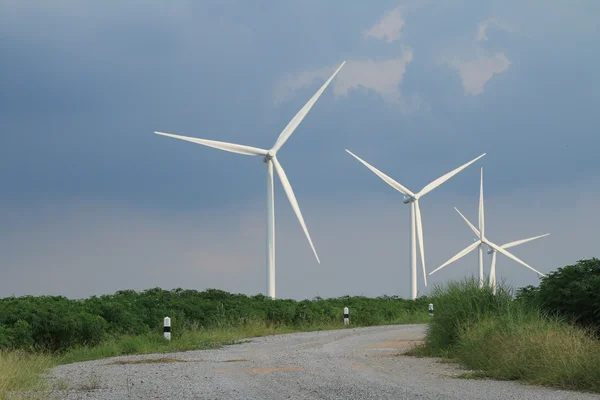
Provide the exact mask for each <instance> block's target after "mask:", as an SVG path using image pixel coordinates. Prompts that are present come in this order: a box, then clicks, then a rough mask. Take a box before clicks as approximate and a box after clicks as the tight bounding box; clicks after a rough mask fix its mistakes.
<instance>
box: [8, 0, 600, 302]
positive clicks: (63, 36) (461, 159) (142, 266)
mask: <svg viewBox="0 0 600 400" xmlns="http://www.w3.org/2000/svg"><path fill="white" fill-rule="evenodd" d="M355 3H356V4H350V3H348V2H347V1H341V0H331V1H328V2H323V1H316V0H303V1H299V0H287V1H281V2H271V1H258V2H247V1H243V0H227V1H225V0H218V1H217V0H214V1H213V0H204V1H197V2H192V1H180V2H171V3H169V4H168V5H166V4H167V3H165V2H158V1H141V0H126V1H123V0H121V1H104V2H94V3H93V4H92V3H89V2H80V1H77V0H56V1H53V2H47V1H43V0H0V132H1V133H0V183H1V186H0V188H1V189H0V272H1V273H2V278H1V279H0V297H4V296H10V295H13V294H14V295H23V294H62V295H66V296H69V297H86V296H89V295H92V294H101V293H112V292H114V291H116V290H120V289H144V288H150V287H156V286H160V287H163V288H167V289H168V288H175V287H184V288H192V289H198V290H203V289H206V288H218V289H223V290H228V291H233V292H241V293H247V294H256V293H264V292H265V223H266V210H265V207H266V199H265V197H266V177H265V172H266V171H265V164H264V163H263V162H262V160H261V159H260V158H258V157H246V156H242V155H238V154H232V153H226V152H222V151H218V150H215V149H211V148H206V147H203V146H199V145H195V144H192V143H189V142H183V141H178V140H175V139H171V138H166V137H161V136H157V135H155V134H153V131H155V130H158V131H163V132H171V133H176V134H180V135H185V136H194V137H200V138H207V139H214V140H221V141H230V142H234V143H241V144H246V145H251V146H257V147H263V148H269V147H271V146H272V145H273V144H274V142H275V140H276V138H277V136H278V135H279V133H280V132H281V130H282V129H283V128H284V127H285V125H286V124H287V123H288V121H289V120H290V119H291V118H292V117H293V116H294V115H295V113H296V112H297V111H298V110H299V109H300V108H301V107H302V106H303V105H304V103H305V102H306V101H307V100H308V99H309V98H310V97H311V96H312V94H313V93H314V92H316V90H317V89H318V88H319V86H320V85H322V84H323V82H324V81H325V79H327V77H328V76H329V75H331V73H332V72H333V71H334V70H335V68H336V67H337V66H338V65H339V64H340V63H341V62H342V61H344V60H346V61H347V63H346V65H345V67H344V68H343V69H342V70H341V72H340V73H339V75H338V76H337V78H336V79H335V80H334V81H333V82H332V84H331V86H330V87H329V88H328V89H327V91H326V92H325V93H324V95H323V96H322V97H321V98H320V100H319V101H318V102H317V104H316V105H315V106H314V107H313V109H312V111H311V112H310V113H309V114H308V116H307V117H306V119H305V120H304V121H303V122H302V124H301V125H300V126H299V128H298V129H297V130H296V131H295V133H294V134H293V135H292V137H291V138H290V140H289V141H288V142H287V143H286V144H285V146H284V147H283V148H282V150H281V151H280V152H279V153H278V158H279V160H280V162H281V163H282V165H283V166H284V167H285V169H286V172H287V175H288V177H289V179H290V181H291V183H292V185H293V187H294V190H295V193H296V196H297V198H298V201H299V203H300V207H301V209H302V211H303V214H304V218H305V220H306V224H307V226H308V229H309V231H310V233H311V236H312V238H313V241H314V243H315V247H316V249H317V251H318V253H319V256H320V258H321V264H320V265H319V264H317V263H316V261H315V259H314V256H313V254H312V251H311V250H310V247H309V245H308V243H307V241H306V239H305V238H304V236H303V233H302V230H301V228H300V226H299V225H298V223H297V221H296V220H295V216H294V214H293V212H292V210H291V208H290V206H289V203H288V201H287V199H286V198H285V193H284V192H283V190H281V186H280V184H279V183H278V182H276V192H275V208H276V232H277V244H276V257H277V276H276V282H277V296H278V297H286V298H298V299H300V298H312V297H314V296H317V295H319V296H322V297H332V296H340V295H345V294H363V295H367V296H377V295H383V294H388V295H392V294H399V295H401V296H408V295H409V271H408V265H407V263H408V223H409V218H408V216H409V214H408V212H409V208H408V207H407V206H406V205H404V204H402V196H401V195H400V194H399V193H397V192H395V191H394V190H393V189H392V188H390V187H388V186H387V185H386V184H385V183H383V182H382V181H380V180H379V179H378V178H377V177H376V176H374V175H373V174H372V173H371V172H370V171H368V170H367V169H366V168H365V167H363V166H362V165H360V164H359V163H358V162H357V161H356V160H354V159H353V158H352V157H350V156H349V155H348V154H347V153H346V152H345V151H344V149H345V148H348V149H350V150H352V151H353V152H354V153H356V154H357V155H359V156H360V157H363V158H364V159H365V160H367V161H369V162H370V163H372V164H373V165H375V166H376V167H378V168H379V169H381V170H382V171H384V172H386V173H387V174H388V175H390V176H391V177H393V178H394V179H396V180H398V181H399V182H400V183H402V184H403V185H405V186H407V187H408V188H409V189H411V190H413V191H418V190H420V189H421V188H422V187H423V186H425V185H426V184H427V183H429V182H430V181H432V180H433V179H435V178H437V177H438V176H440V175H442V174H444V173H446V172H448V171H449V170H451V169H453V168H455V167H457V166H458V165H460V164H463V163H465V162H467V161H469V160H471V159H473V158H475V157H476V156H478V155H479V154H481V153H484V152H486V153H487V155H486V156H485V157H484V158H482V159H481V160H480V161H478V162H477V163H476V164H474V165H472V166H471V167H469V168H468V169H466V170H465V171H463V172H461V173H460V174H459V175H457V176H456V177H454V178H452V179H451V180H450V181H448V182H447V183H445V184H444V185H443V186H441V187H439V188H438V189H436V190H435V191H433V192H431V193H430V194H428V195H427V196H426V197H424V198H423V200H422V202H421V209H422V212H423V224H424V232H425V251H426V262H427V269H428V270H429V271H431V270H433V269H434V268H436V267H437V266H439V265H441V264H442V263H443V262H444V261H446V260H447V259H448V258H450V257H451V256H453V255H454V254H455V253H457V252H458V251H460V250H461V249H462V248H464V247H466V246H467V245H469V244H470V243H472V240H473V236H472V234H471V231H470V230H469V228H468V227H467V226H466V224H464V222H463V221H462V220H461V219H460V217H459V216H458V215H457V214H456V212H455V211H454V210H453V207H454V206H457V207H458V208H459V209H461V211H462V212H463V213H464V214H466V216H467V217H468V218H470V219H471V220H472V221H473V222H476V215H477V202H478V198H477V197H478V190H479V188H478V182H479V168H480V167H483V168H484V172H485V194H486V223H487V224H486V236H488V237H489V239H490V240H492V241H495V242H496V243H498V244H503V243H505V242H509V241H512V240H516V239H520V238H524V237H528V236H534V235H538V234H542V233H546V232H550V233H551V235H550V236H549V237H546V238H543V239H541V240H539V241H537V242H532V243H528V244H526V245H523V246H522V247H519V248H515V249H514V254H516V255H517V256H519V257H521V258H523V259H524V260H525V261H527V262H528V263H529V264H530V265H532V266H533V267H534V268H537V269H539V270H541V271H542V272H549V271H552V270H554V269H556V268H558V267H561V266H564V265H567V264H570V263H574V262H576V261H577V260H579V259H584V258H589V257H593V256H598V253H597V251H598V239H597V238H598V237H599V235H600V213H598V209H599V206H600V200H599V199H600V197H599V196H600V163H598V161H597V157H598V155H597V154H598V149H599V147H600V137H599V136H598V105H599V104H600V68H598V65H599V63H600V29H599V27H600V23H599V20H600V3H598V2H597V1H596V0H573V1H571V2H568V4H567V2H564V1H558V0H544V1H541V0H535V1H533V0H532V1H529V2H520V1H515V0H508V1H481V0H456V1H435V2H434V1H428V0H425V1H402V2H399V1H388V0H382V1H370V2H355ZM486 262H487V263H488V265H489V259H487V258H486ZM486 268H487V267H486ZM476 270H477V256H476V253H472V254H471V255H469V256H467V257H465V258H463V259H462V260H461V261H459V262H457V263H456V264H453V265H451V266H449V267H447V268H446V269H444V270H442V271H440V272H438V273H436V274H434V275H433V276H431V277H429V283H430V287H431V285H432V284H440V283H443V282H445V281H446V280H449V279H458V278H461V277H463V276H468V275H470V274H473V273H476ZM498 276H499V278H503V279H505V280H506V281H507V282H509V283H510V284H512V285H514V286H516V287H519V286H523V285H528V284H535V283H536V282H537V281H538V280H537V277H536V274H535V273H533V272H531V271H529V270H527V269H525V268H523V267H521V266H519V265H518V264H516V263H515V262H513V261H511V260H509V259H507V258H505V257H503V256H499V258H498ZM427 290H428V288H424V287H423V284H422V277H421V276H419V292H420V294H424V293H426V292H427Z"/></svg>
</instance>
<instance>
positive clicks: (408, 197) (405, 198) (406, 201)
mask: <svg viewBox="0 0 600 400" xmlns="http://www.w3.org/2000/svg"><path fill="white" fill-rule="evenodd" d="M415 200H417V199H415V198H414V197H410V196H406V195H405V196H404V201H403V203H404V204H410V203H413V202H414V201H415Z"/></svg>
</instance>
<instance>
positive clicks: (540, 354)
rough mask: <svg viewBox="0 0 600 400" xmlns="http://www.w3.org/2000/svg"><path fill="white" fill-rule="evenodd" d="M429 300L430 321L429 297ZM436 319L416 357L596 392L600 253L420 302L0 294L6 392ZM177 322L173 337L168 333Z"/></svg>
mask: <svg viewBox="0 0 600 400" xmlns="http://www.w3.org/2000/svg"><path fill="white" fill-rule="evenodd" d="M430 302H431V303H433V304H434V306H435V315H434V316H433V318H430V317H429V316H428V314H427V305H428V304H429V303H430ZM343 307H349V308H350V321H351V326H368V325H382V324H391V323H419V322H425V321H430V324H429V327H428V332H427V336H426V339H425V341H424V343H423V345H422V346H420V347H417V348H415V349H414V350H413V353H414V354H415V355H434V356H446V357H449V358H451V359H454V360H457V361H458V362H460V363H461V364H462V365H464V366H465V367H466V368H468V369H470V370H472V371H474V372H473V373H471V374H470V376H475V377H479V376H481V377H492V378H499V379H517V380H521V381H524V382H529V383H535V384H543V385H548V386H555V387H560V388H565V389H580V390H590V391H595V392H600V341H598V339H597V335H598V333H600V329H599V327H600V260H598V259H596V258H592V259H589V260H581V261H579V262H578V263H576V264H574V265H569V266H566V267H564V268H559V269H558V270H556V271H555V272H553V273H551V274H549V275H548V276H546V277H544V278H542V280H541V282H540V285H539V286H538V287H533V286H528V287H525V288H522V289H520V290H519V291H518V292H517V295H516V296H514V294H513V292H512V290H511V289H508V288H506V287H502V286H501V287H500V288H499V289H498V291H497V293H496V295H494V294H493V293H492V291H491V289H490V288H488V287H483V288H479V286H478V284H477V282H476V281H475V280H474V279H471V280H464V281H461V282H451V283H448V284H446V285H444V286H438V287H435V288H434V289H433V291H432V296H431V297H429V298H419V299H417V300H415V301H411V300H404V299H400V298H397V297H385V296H384V297H378V298H374V299H373V298H371V299H370V298H366V297H347V296H346V297H340V298H334V299H321V298H315V299H313V300H304V301H294V300H272V299H270V298H267V297H265V296H262V295H257V296H245V295H241V294H230V293H227V292H223V291H220V290H206V291H204V292H198V291H194V290H183V289H175V290H170V291H168V290H162V289H158V288H155V289H150V290H145V291H142V292H135V291H131V290H126V291H120V292H117V293H115V294H113V295H104V296H99V297H91V298H88V299H83V300H70V299H67V298H65V297H50V296H37V297H36V296H25V297H9V298H4V299H0V398H3V395H6V393H7V392H8V391H11V390H20V389H23V388H29V389H31V388H35V387H36V386H35V385H37V384H39V383H40V382H41V383H43V381H41V380H40V373H41V372H43V371H44V370H45V369H47V368H49V367H50V366H52V365H56V364H57V363H65V362H73V361H81V360H88V359H97V358H102V357H107V356H115V355H121V354H133V353H149V352H159V351H176V350H186V349H198V348H210V347H215V346H219V345H223V344H227V343H232V342H234V341H235V340H238V339H241V338H246V337H253V336H262V335H269V334H278V333H287V332H294V331H308V330H315V329H333V328H341V327H343V324H342V318H343V316H342V310H343ZM165 316H169V317H171V318H172V321H171V322H172V330H173V340H171V341H165V340H164V339H163V338H162V321H163V317H165Z"/></svg>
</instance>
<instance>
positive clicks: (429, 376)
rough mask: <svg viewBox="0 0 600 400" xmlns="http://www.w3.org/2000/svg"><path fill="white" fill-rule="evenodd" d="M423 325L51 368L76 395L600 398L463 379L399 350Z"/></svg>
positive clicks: (106, 399)
mask: <svg viewBox="0 0 600 400" xmlns="http://www.w3.org/2000/svg"><path fill="white" fill-rule="evenodd" d="M425 329H426V326H425V325H394V326H384V327H370V328H356V329H343V330H335V331H322V332H309V333H295V334H289V335H277V336H269V337H263V338H256V339H250V340H249V341H248V342H247V343H243V344H239V345H233V346H225V347H223V348H221V349H217V350H197V351H186V352H178V353H161V354H148V355H143V356H126V357H116V358H110V359H104V360H97V361H89V362H83V363H76V364H69V365H63V366H59V367H57V368H55V369H54V370H53V371H52V373H51V376H52V377H53V378H56V379H58V380H60V381H62V382H64V383H66V384H67V385H68V386H69V387H71V388H72V389H71V390H69V391H68V392H66V393H63V395H64V396H61V397H64V398H66V399H68V400H74V399H91V400H92V399H98V400H114V399H181V400H186V399H252V400H253V399H256V400H270V399H344V400H347V399H425V400H429V399H456V400H459V399H460V400H470V399H490V400H494V399H540V400H542V399H543V400H558V399H564V400H567V399H569V400H578V399H582V400H584V399H600V395H595V394H587V393H578V392H570V391H562V390H554V389H547V388H541V387H535V386H527V385H522V384H519V383H516V382H503V381H494V380H470V379H458V378H456V375H459V374H461V373H463V372H465V371H463V370H461V369H459V368H458V367H456V366H455V365H452V364H445V363H440V362H439V360H437V359H432V358H415V357H407V356H402V355H400V354H401V353H402V352H404V351H406V350H408V349H409V348H410V347H411V346H412V345H413V344H415V343H416V342H419V341H421V340H422V339H423V337H424V334H425Z"/></svg>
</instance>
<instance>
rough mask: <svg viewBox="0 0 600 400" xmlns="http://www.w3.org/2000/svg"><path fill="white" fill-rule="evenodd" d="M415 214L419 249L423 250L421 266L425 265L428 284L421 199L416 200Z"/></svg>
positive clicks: (424, 278)
mask: <svg viewBox="0 0 600 400" xmlns="http://www.w3.org/2000/svg"><path fill="white" fill-rule="evenodd" d="M415 216H416V222H417V223H416V225H417V241H418V242H419V251H420V252H421V267H423V281H424V282H425V286H427V271H426V270H425V249H424V246H425V244H424V243H423V223H422V222H421V208H420V207H419V200H415Z"/></svg>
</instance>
